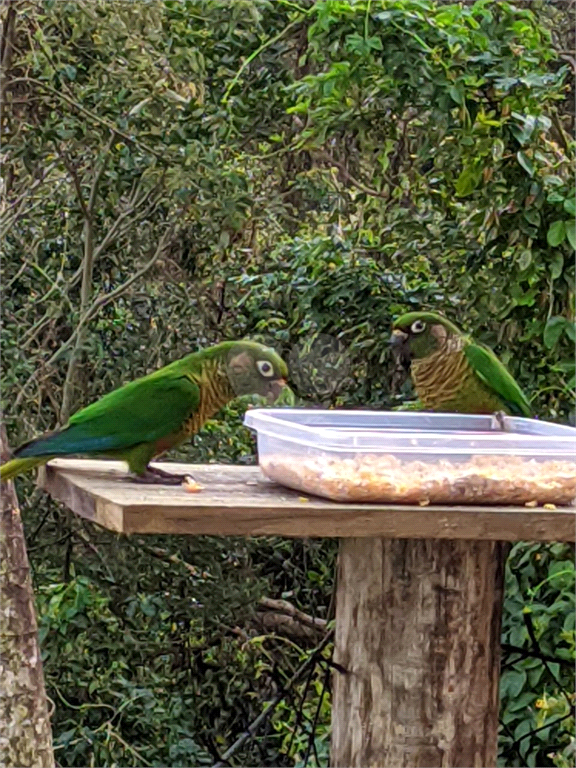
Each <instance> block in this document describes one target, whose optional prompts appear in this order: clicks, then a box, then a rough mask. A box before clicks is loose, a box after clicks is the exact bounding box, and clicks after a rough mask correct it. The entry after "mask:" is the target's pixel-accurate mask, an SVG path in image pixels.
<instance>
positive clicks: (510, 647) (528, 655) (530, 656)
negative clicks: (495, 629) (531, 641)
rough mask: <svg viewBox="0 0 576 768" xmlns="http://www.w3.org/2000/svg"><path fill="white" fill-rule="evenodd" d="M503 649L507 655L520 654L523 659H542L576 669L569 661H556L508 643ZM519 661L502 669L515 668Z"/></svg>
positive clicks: (516, 660)
mask: <svg viewBox="0 0 576 768" xmlns="http://www.w3.org/2000/svg"><path fill="white" fill-rule="evenodd" d="M501 648H502V650H503V651H506V652H507V653H518V654H519V655H520V657H521V658H522V659H540V661H549V662H551V663H553V664H560V665H561V666H565V667H570V669H574V664H573V663H572V662H571V661H568V660H567V659H555V658H554V657H553V656H545V655H544V654H543V653H539V652H538V651H537V650H532V651H531V650H526V649H525V648H520V647H519V646H517V645H509V644H508V643H502V645H501ZM518 661H520V659H515V660H514V661H510V662H507V663H506V664H503V665H502V669H508V667H513V666H514V665H515V664H517V663H518Z"/></svg>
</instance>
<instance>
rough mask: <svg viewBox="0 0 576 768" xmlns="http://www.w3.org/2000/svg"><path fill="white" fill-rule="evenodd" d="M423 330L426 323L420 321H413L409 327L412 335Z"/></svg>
mask: <svg viewBox="0 0 576 768" xmlns="http://www.w3.org/2000/svg"><path fill="white" fill-rule="evenodd" d="M424 328H426V323H424V322H423V321H422V320H414V322H413V323H412V325H411V326H410V330H411V331H412V333H422V331H423V330H424Z"/></svg>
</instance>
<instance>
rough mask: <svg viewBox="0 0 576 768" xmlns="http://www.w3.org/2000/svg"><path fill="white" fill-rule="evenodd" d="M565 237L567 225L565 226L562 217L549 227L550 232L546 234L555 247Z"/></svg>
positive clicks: (549, 242)
mask: <svg viewBox="0 0 576 768" xmlns="http://www.w3.org/2000/svg"><path fill="white" fill-rule="evenodd" d="M565 237H566V227H565V226H564V222H563V221H562V220H561V219H558V220H557V221H554V222H552V224H550V227H549V229H548V234H547V235H546V239H547V241H548V245H551V246H552V247H553V248H555V247H556V246H557V245H560V243H561V242H562V240H564V238H565Z"/></svg>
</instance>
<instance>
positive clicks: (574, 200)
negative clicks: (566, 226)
mask: <svg viewBox="0 0 576 768" xmlns="http://www.w3.org/2000/svg"><path fill="white" fill-rule="evenodd" d="M564 210H565V211H566V213H567V214H568V215H570V216H576V197H567V198H566V200H564Z"/></svg>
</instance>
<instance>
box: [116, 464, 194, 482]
mask: <svg viewBox="0 0 576 768" xmlns="http://www.w3.org/2000/svg"><path fill="white" fill-rule="evenodd" d="M189 477H190V475H177V474H174V473H172V472H165V471H164V470H163V469H158V468H157V467H148V468H147V469H146V471H145V472H144V474H143V475H137V476H136V477H134V478H130V481H131V482H134V483H143V484H146V485H182V483H183V482H184V481H185V480H186V478H189Z"/></svg>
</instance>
